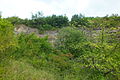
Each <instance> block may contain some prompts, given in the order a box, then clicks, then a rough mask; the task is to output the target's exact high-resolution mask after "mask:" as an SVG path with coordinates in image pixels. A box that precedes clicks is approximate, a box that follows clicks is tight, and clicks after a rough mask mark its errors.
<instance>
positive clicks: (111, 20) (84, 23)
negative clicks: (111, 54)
mask: <svg viewBox="0 0 120 80" xmlns="http://www.w3.org/2000/svg"><path fill="white" fill-rule="evenodd" d="M6 19H7V20H8V21H10V22H11V23H12V24H13V25H17V24H25V25H27V26H29V27H33V28H38V29H39V30H40V31H44V30H53V29H58V28H62V27H67V26H75V27H79V28H85V27H87V28H93V29H101V27H104V28H111V27H119V25H120V16H119V15H118V14H112V15H111V16H108V15H106V16H104V17H85V16H84V15H82V14H75V15H73V16H72V18H71V20H70V21H69V19H68V17H67V16H65V15H52V16H46V17H45V16H43V14H42V12H37V13H36V14H32V18H31V19H27V18H26V19H21V18H19V17H16V16H13V17H8V18H6Z"/></svg>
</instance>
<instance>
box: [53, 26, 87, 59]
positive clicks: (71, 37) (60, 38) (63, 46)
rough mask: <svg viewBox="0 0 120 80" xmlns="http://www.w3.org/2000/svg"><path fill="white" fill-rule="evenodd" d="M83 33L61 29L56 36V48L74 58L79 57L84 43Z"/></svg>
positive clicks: (71, 29) (68, 28)
mask: <svg viewBox="0 0 120 80" xmlns="http://www.w3.org/2000/svg"><path fill="white" fill-rule="evenodd" d="M86 41H87V38H86V36H85V33H84V32H82V31H80V30H78V28H71V27H66V28H62V29H61V30H60V32H59V33H58V35H57V39H56V44H55V46H56V48H57V49H59V50H61V51H62V52H65V53H71V54H73V55H74V56H76V57H77V56H80V55H82V54H83V53H84V50H83V49H82V46H83V44H84V43H86Z"/></svg>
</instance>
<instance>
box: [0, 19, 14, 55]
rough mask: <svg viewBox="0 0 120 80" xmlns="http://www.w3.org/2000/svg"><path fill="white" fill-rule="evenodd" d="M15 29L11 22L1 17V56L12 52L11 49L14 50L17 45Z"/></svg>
mask: <svg viewBox="0 0 120 80" xmlns="http://www.w3.org/2000/svg"><path fill="white" fill-rule="evenodd" d="M13 30H14V26H13V25H12V24H11V23H10V22H8V21H7V20H4V19H0V57H3V55H6V53H9V54H10V53H11V51H13V50H12V49H13V47H14V46H15V45H16V40H15V36H14V32H13ZM2 53H3V54H2ZM9 54H7V55H9ZM7 55H6V56H7ZM4 57H5V56H4Z"/></svg>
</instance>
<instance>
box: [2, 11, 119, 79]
mask: <svg viewBox="0 0 120 80" xmlns="http://www.w3.org/2000/svg"><path fill="white" fill-rule="evenodd" d="M119 21H120V16H118V15H112V16H105V17H95V18H93V17H84V16H83V15H81V14H80V15H74V16H73V17H72V19H71V21H70V22H69V21H68V18H67V17H66V16H56V15H53V16H48V17H44V16H42V14H41V13H39V12H38V14H35V15H32V19H20V18H18V17H9V18H5V19H3V18H1V19H0V80H120V29H119V26H120V22H119ZM17 24H25V25H28V26H30V27H34V28H38V29H40V30H42V31H44V30H53V28H54V29H58V30H59V32H58V35H57V36H56V40H55V42H54V44H53V45H52V44H51V43H50V42H49V41H48V36H46V37H43V38H42V37H38V36H37V35H35V34H24V33H20V34H14V26H15V25H17ZM68 26H69V27H68Z"/></svg>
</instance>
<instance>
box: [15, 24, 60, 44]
mask: <svg viewBox="0 0 120 80" xmlns="http://www.w3.org/2000/svg"><path fill="white" fill-rule="evenodd" d="M14 32H15V34H19V33H25V34H30V33H35V34H36V35H37V36H39V37H44V36H48V40H49V41H50V42H51V43H54V41H55V38H56V35H57V33H58V32H57V31H45V32H44V33H43V34H39V31H38V29H36V28H30V27H27V26H25V25H16V27H15V29H14Z"/></svg>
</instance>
